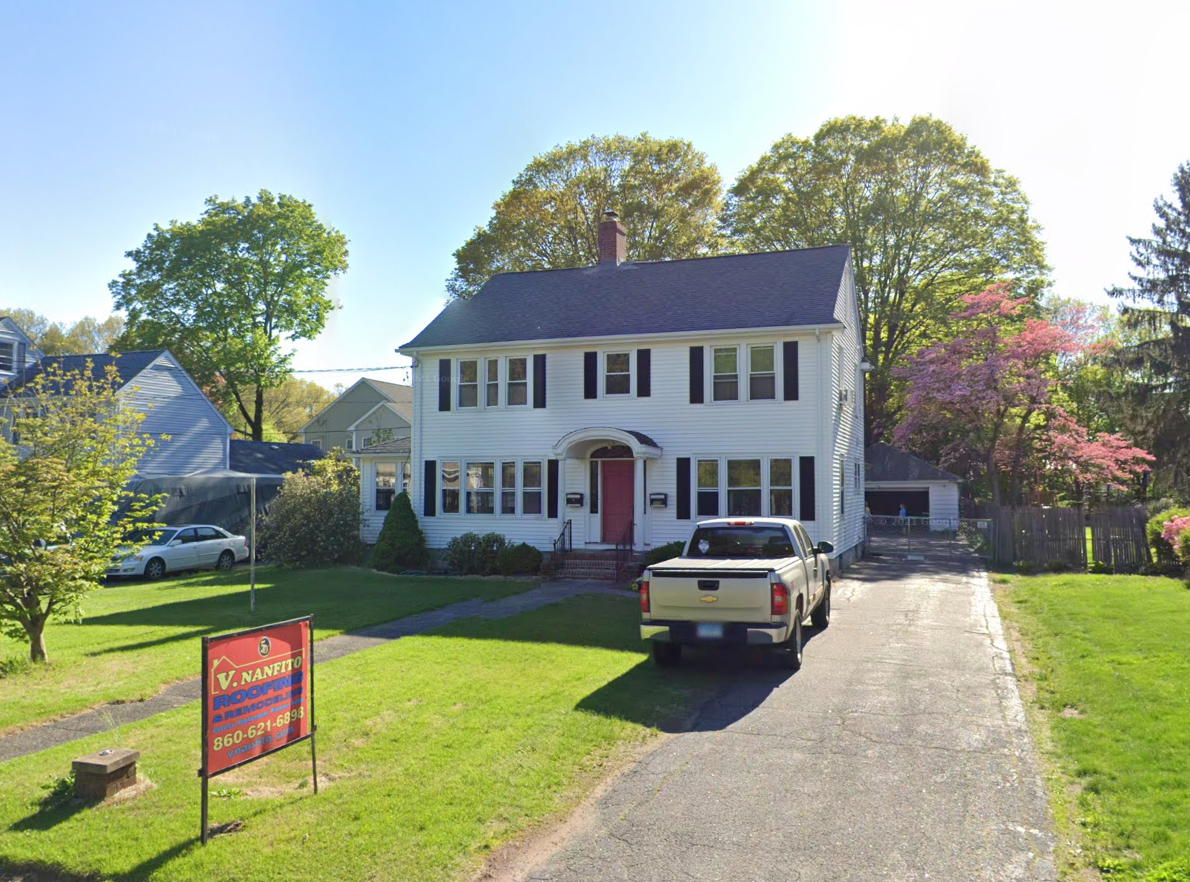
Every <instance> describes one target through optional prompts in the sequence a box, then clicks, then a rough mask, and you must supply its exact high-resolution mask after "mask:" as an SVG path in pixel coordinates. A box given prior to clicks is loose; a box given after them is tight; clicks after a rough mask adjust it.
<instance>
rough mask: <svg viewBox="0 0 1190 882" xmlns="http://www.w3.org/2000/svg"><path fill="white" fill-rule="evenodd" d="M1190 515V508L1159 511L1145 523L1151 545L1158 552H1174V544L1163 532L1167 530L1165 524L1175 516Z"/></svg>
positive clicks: (1170, 553) (1146, 533)
mask: <svg viewBox="0 0 1190 882" xmlns="http://www.w3.org/2000/svg"><path fill="white" fill-rule="evenodd" d="M1187 516H1190V508H1180V507H1175V508H1166V509H1162V510H1161V511H1159V512H1157V514H1155V515H1153V516H1152V517H1150V518H1149V521H1148V523H1147V524H1146V525H1145V535H1146V536H1148V539H1149V545H1150V546H1152V547H1153V548H1154V549H1156V551H1157V553H1158V554H1161V553H1163V552H1167V553H1168V554H1169V555H1171V556H1172V555H1173V554H1174V549H1173V545H1171V544H1170V543H1169V542H1168V541H1167V540H1166V539H1165V538H1164V537H1163V536H1162V535H1161V533H1162V532H1163V531H1164V530H1165V525H1166V524H1167V523H1169V522H1170V521H1172V520H1173V519H1174V518H1184V517H1187Z"/></svg>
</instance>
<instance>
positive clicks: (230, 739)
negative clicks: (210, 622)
mask: <svg viewBox="0 0 1190 882" xmlns="http://www.w3.org/2000/svg"><path fill="white" fill-rule="evenodd" d="M312 621H313V617H312V616H305V617H304V618H300V619H290V620H289V621H288V622H278V623H277V624H275V625H261V626H260V627H258V628H249V629H247V630H245V631H235V632H233V633H231V634H221V635H219V636H218V637H204V638H202V768H201V769H199V770H198V774H199V776H200V777H201V778H202V841H203V844H206V841H207V789H208V788H207V784H208V781H209V780H210V779H211V778H213V777H215V776H216V775H221V774H222V773H224V772H226V771H229V770H230V769H234V768H236V767H237V766H242V765H244V763H249V762H252V760H254V759H260V757H262V756H265V755H266V754H269V753H272V752H273V751H274V750H280V749H281V748H283V747H288V746H289V745H291V744H296V743H297V742H299V741H305V740H306V739H309V740H310V763H311V765H312V767H313V770H314V792H315V793H317V792H318V760H317V758H316V756H315V753H314V731H315V726H314V656H313V654H312V652H311V640H310V630H311V623H312Z"/></svg>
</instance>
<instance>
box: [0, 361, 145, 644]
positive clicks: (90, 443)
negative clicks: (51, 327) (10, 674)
mask: <svg viewBox="0 0 1190 882" xmlns="http://www.w3.org/2000/svg"><path fill="white" fill-rule="evenodd" d="M119 386H120V382H119V379H118V375H117V374H116V369H115V367H113V366H109V367H108V368H107V370H106V371H105V372H102V373H99V372H93V371H92V369H91V364H90V362H87V364H86V367H85V368H83V369H80V370H76V371H65V372H64V371H62V370H61V368H60V367H59V366H58V365H57V364H56V363H55V362H52V361H51V362H47V363H43V368H42V370H41V372H39V373H38V374H37V375H36V376H35V377H34V379H33V380H32V381H30V382H29V383H28V384H26V385H25V386H24V387H23V388H21V389H19V390H17V391H16V392H15V394H12V395H10V397H8V398H6V399H4V402H3V405H4V411H5V413H4V418H5V421H8V420H11V421H12V428H13V431H14V432H15V438H16V442H15V443H14V442H11V441H10V440H9V439H8V437H7V433H0V558H2V560H0V631H2V632H3V633H5V634H7V635H8V636H10V637H13V638H14V639H21V638H24V639H26V640H28V642H29V657H30V658H31V659H32V660H33V661H35V662H44V661H46V660H47V655H46V648H45V626H46V623H47V622H49V621H50V620H51V619H68V620H69V619H75V620H77V619H78V618H79V616H80V614H81V613H80V609H79V603H80V601H81V600H82V598H83V597H84V596H85V595H86V594H87V593H88V592H90V591H94V590H95V589H96V588H98V587H99V585H100V580H101V579H102V578H103V573H104V570H105V569H106V568H107V566H108V564H109V563H110V561H111V559H112V556H113V555H115V554H116V553H117V552H118V550H119V547H120V546H121V544H122V543H124V542H125V540H126V539H127V537H128V534H129V533H130V532H131V531H132V530H133V529H136V528H138V527H141V526H145V524H146V521H147V520H148V519H149V516H150V515H151V514H152V513H153V512H154V511H155V510H156V509H157V507H158V505H159V503H160V498H158V497H147V496H143V495H134V494H132V493H131V492H130V491H129V490H127V489H126V485H127V484H128V482H129V480H130V479H131V478H132V476H133V475H134V474H135V473H136V467H137V463H138V462H139V461H140V459H141V457H142V456H143V455H144V453H145V451H147V450H148V449H149V447H151V446H152V444H153V443H154V442H153V440H152V439H151V438H150V437H149V436H148V435H145V434H142V433H140V432H138V431H137V427H138V426H139V425H140V422H141V420H142V419H143V418H144V414H143V413H139V412H136V411H134V410H132V409H130V408H127V407H125V406H124V405H123V404H122V403H121V400H120V398H119V397H118V396H117V394H116V392H117V390H118V388H119ZM167 443H168V442H167Z"/></svg>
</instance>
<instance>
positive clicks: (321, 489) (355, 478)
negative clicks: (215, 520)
mask: <svg viewBox="0 0 1190 882" xmlns="http://www.w3.org/2000/svg"><path fill="white" fill-rule="evenodd" d="M360 515H361V511H360V504H359V471H358V470H357V469H356V467H355V466H353V465H352V464H351V463H350V462H349V461H348V460H347V459H346V458H345V457H344V456H343V455H342V453H341V452H340V451H337V450H336V451H335V452H333V453H332V454H331V455H330V456H327V457H325V458H323V459H320V460H317V461H316V462H315V463H314V465H313V466H312V467H311V469H310V472H309V474H306V473H305V472H287V473H286V475H285V481H284V483H283V484H282V485H281V491H280V492H279V493H278V494H277V498H276V499H274V500H273V504H272V505H271V506H270V507H269V513H268V514H267V515H265V517H264V520H263V521H262V522H261V525H260V539H261V544H262V545H263V546H265V547H266V548H267V549H268V557H269V560H271V561H272V562H273V563H275V564H277V565H279V566H282V567H288V568H290V569H306V568H313V567H325V566H330V565H332V564H344V563H358V562H359V561H360V558H361V557H362V556H363V555H362V551H363V543H362V542H360V538H359V527H360Z"/></svg>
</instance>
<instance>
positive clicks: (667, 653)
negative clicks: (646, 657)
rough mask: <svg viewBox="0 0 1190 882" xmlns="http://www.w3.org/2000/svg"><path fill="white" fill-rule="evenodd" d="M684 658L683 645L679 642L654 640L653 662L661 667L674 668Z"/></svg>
mask: <svg viewBox="0 0 1190 882" xmlns="http://www.w3.org/2000/svg"><path fill="white" fill-rule="evenodd" d="M681 660H682V647H681V644H678V643H662V642H660V641H658V640H655V641H653V664H655V665H657V667H659V668H672V667H673V666H674V665H676V664H677V663H678V662H680V661H681Z"/></svg>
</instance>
